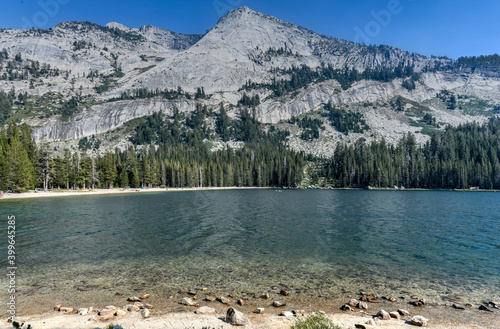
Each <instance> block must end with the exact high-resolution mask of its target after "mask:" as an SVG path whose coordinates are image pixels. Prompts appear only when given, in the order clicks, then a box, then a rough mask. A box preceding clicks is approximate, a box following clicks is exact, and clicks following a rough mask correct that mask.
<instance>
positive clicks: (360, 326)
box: [354, 323, 373, 329]
mask: <svg viewBox="0 0 500 329" xmlns="http://www.w3.org/2000/svg"><path fill="white" fill-rule="evenodd" d="M354 327H355V328H357V329H371V328H373V327H372V326H371V325H369V324H361V323H357V324H355V325H354Z"/></svg>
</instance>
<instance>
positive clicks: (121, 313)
mask: <svg viewBox="0 0 500 329" xmlns="http://www.w3.org/2000/svg"><path fill="white" fill-rule="evenodd" d="M125 314H127V311H125V310H122V309H117V310H116V313H115V315H116V316H124V315H125Z"/></svg>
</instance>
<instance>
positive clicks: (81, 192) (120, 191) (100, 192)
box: [0, 187, 267, 202]
mask: <svg viewBox="0 0 500 329" xmlns="http://www.w3.org/2000/svg"><path fill="white" fill-rule="evenodd" d="M237 189H267V187H190V188H187V187H186V188H144V189H142V188H129V189H123V188H113V189H94V190H79V191H76V190H60V191H59V190H54V191H37V192H26V193H3V195H2V196H1V197H0V202H1V201H2V200H15V199H30V198H49V197H63V196H83V195H110V194H128V193H151V192H181V191H217V190H237Z"/></svg>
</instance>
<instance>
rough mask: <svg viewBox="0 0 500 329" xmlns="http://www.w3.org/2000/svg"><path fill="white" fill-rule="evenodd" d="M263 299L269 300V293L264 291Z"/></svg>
mask: <svg viewBox="0 0 500 329" xmlns="http://www.w3.org/2000/svg"><path fill="white" fill-rule="evenodd" d="M261 298H262V299H269V294H268V293H267V291H264V292H263V293H262V295H261Z"/></svg>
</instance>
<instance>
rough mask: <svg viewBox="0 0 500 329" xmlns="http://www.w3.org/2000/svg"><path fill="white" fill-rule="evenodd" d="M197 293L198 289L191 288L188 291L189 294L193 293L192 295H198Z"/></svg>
mask: <svg viewBox="0 0 500 329" xmlns="http://www.w3.org/2000/svg"><path fill="white" fill-rule="evenodd" d="M196 293H197V291H196V290H189V291H188V295H191V296H195V295H196Z"/></svg>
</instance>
